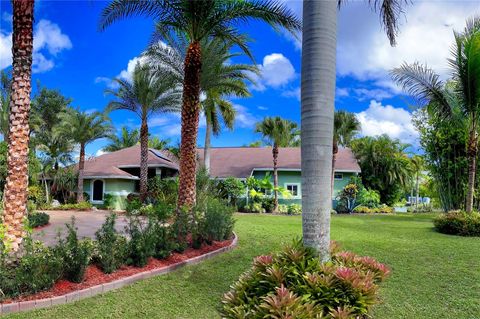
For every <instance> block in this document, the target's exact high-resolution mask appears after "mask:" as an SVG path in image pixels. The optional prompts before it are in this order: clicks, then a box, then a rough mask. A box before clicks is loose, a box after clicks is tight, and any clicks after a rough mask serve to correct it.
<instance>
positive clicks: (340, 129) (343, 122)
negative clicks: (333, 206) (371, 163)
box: [331, 110, 361, 194]
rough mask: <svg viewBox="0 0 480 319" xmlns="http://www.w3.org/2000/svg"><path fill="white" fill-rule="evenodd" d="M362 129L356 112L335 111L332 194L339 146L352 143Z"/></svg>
mask: <svg viewBox="0 0 480 319" xmlns="http://www.w3.org/2000/svg"><path fill="white" fill-rule="evenodd" d="M360 129H361V126H360V122H359V121H358V119H357V117H356V116H355V114H354V113H351V112H348V111H343V110H342V111H335V113H334V117H333V148H332V153H333V156H332V181H331V184H332V194H333V182H334V175H335V162H336V161H337V154H338V146H339V145H340V146H342V147H346V146H349V145H350V142H351V141H352V139H353V137H354V136H355V135H357V134H358V133H359V131H360Z"/></svg>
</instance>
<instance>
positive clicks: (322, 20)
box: [301, 0, 407, 261]
mask: <svg viewBox="0 0 480 319" xmlns="http://www.w3.org/2000/svg"><path fill="white" fill-rule="evenodd" d="M368 2H369V3H370V4H371V5H372V6H373V7H374V8H375V9H378V12H379V13H380V16H381V20H382V23H383V25H384V26H385V29H386V32H387V35H388V38H389V39H390V42H391V43H392V44H394V43H395V36H396V34H397V31H398V23H397V19H398V17H399V14H400V13H401V12H402V5H403V4H406V3H407V1H406V0H368ZM342 3H343V1H338V0H327V1H304V5H303V36H302V38H303V41H302V85H301V86H302V88H301V101H302V102H301V104H302V116H301V123H302V124H301V130H302V190H303V191H302V194H303V195H302V225H303V242H304V244H305V245H307V246H310V247H313V248H314V249H316V250H317V251H318V253H319V256H320V258H321V259H322V261H325V260H328V259H329V258H330V251H329V246H330V214H331V208H332V200H331V194H330V192H329V191H327V190H329V189H330V188H331V185H330V183H331V176H332V165H331V160H332V141H333V118H334V101H335V72H336V71H335V63H336V41H337V40H336V39H337V10H338V4H342ZM319 128H321V129H319Z"/></svg>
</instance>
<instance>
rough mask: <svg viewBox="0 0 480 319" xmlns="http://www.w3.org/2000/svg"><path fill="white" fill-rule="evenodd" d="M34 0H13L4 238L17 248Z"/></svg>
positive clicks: (21, 232) (25, 183)
mask: <svg viewBox="0 0 480 319" xmlns="http://www.w3.org/2000/svg"><path fill="white" fill-rule="evenodd" d="M33 6H34V1H33V0H26V1H21V0H13V1H12V7H13V34H12V53H13V68H12V90H11V96H10V113H9V121H10V122H9V135H8V142H9V144H8V156H7V167H8V168H9V169H8V172H7V178H6V183H5V190H4V199H5V201H4V203H3V208H4V209H3V222H4V223H5V224H6V226H7V234H6V236H5V239H4V240H8V241H9V242H10V243H11V247H12V252H14V253H15V252H16V251H17V250H18V249H19V247H20V245H21V243H22V240H23V237H24V235H25V231H24V227H23V220H24V217H25V215H26V213H27V187H28V143H29V135H30V129H29V125H28V118H29V109H30V93H31V90H32V86H31V78H32V52H33Z"/></svg>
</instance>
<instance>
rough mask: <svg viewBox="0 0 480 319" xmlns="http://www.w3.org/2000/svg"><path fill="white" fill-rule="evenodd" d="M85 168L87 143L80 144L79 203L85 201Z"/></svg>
mask: <svg viewBox="0 0 480 319" xmlns="http://www.w3.org/2000/svg"><path fill="white" fill-rule="evenodd" d="M84 170H85V144H83V143H82V144H80V160H79V161H78V181H77V203H81V202H83V172H84Z"/></svg>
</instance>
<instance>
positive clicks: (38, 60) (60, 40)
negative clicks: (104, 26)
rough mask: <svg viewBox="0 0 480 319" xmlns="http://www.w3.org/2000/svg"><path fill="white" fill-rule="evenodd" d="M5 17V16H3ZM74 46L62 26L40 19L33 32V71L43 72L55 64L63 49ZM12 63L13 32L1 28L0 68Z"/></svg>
mask: <svg viewBox="0 0 480 319" xmlns="http://www.w3.org/2000/svg"><path fill="white" fill-rule="evenodd" d="M3 18H4V19H5V16H4V17H3ZM71 48H72V42H71V41H70V38H69V37H68V36H67V35H66V34H64V33H62V30H61V29H60V27H59V26H58V25H57V24H55V23H53V22H51V21H49V20H40V21H39V22H38V23H37V24H36V25H35V27H34V34H33V62H32V71H33V73H42V72H46V71H49V70H51V69H52V68H53V67H54V66H55V62H54V57H56V56H57V55H58V54H59V53H60V52H61V51H63V50H68V49H71ZM11 64H12V32H10V33H9V32H5V31H1V30H0V69H4V68H6V67H8V66H10V65H11Z"/></svg>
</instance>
